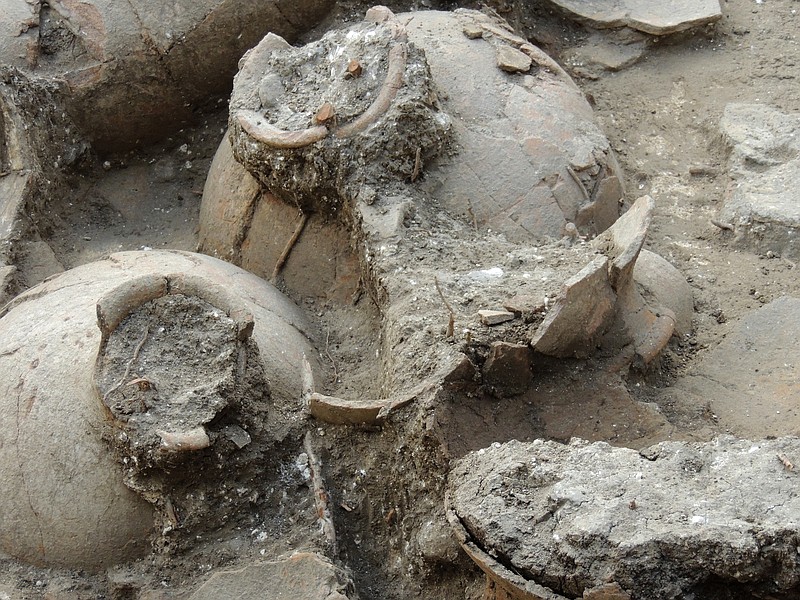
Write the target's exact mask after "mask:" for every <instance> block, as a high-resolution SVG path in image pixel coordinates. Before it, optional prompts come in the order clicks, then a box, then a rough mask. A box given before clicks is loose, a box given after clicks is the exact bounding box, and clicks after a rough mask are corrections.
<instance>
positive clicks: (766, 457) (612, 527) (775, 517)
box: [448, 437, 800, 600]
mask: <svg viewBox="0 0 800 600" xmlns="http://www.w3.org/2000/svg"><path fill="white" fill-rule="evenodd" d="M779 457H788V459H789V460H790V461H791V460H794V461H796V460H797V457H800V439H798V438H778V439H773V440H761V441H748V440H737V439H735V438H732V437H720V438H716V439H714V440H713V441H711V442H708V443H703V444H699V443H681V442H662V443H660V444H656V445H654V446H650V447H649V448H645V449H644V450H642V451H641V452H638V451H636V450H632V449H629V448H614V447H612V446H610V445H609V444H607V443H604V442H597V443H593V444H589V443H588V442H585V441H583V440H573V441H572V442H571V443H570V444H569V445H563V444H559V443H556V442H549V441H544V440H537V441H535V442H532V443H521V442H518V441H511V442H508V443H506V444H502V445H501V444H495V445H493V446H492V447H490V448H485V449H482V450H478V451H476V452H473V453H471V454H468V455H467V456H465V457H464V458H463V459H461V460H459V461H457V462H456V463H455V464H454V466H453V469H452V471H451V472H450V475H449V484H448V485H449V497H448V501H449V505H450V507H451V509H452V510H453V511H454V513H455V515H456V517H457V518H458V521H457V522H456V527H455V529H456V533H457V535H458V534H460V535H461V536H462V537H464V536H465V537H466V540H463V541H462V544H464V543H465V542H467V543H469V542H472V543H474V544H475V545H476V546H478V547H480V548H483V549H484V550H485V551H486V552H487V553H489V554H490V555H491V556H498V557H502V559H501V562H502V563H503V565H505V566H507V567H509V568H510V569H513V570H515V572H516V573H517V574H519V575H521V576H522V578H524V579H523V582H524V580H528V581H530V582H533V583H536V584H539V585H541V586H546V587H548V588H550V589H551V590H552V591H553V592H555V593H557V594H563V595H564V596H566V597H569V598H575V597H580V596H581V595H582V594H584V593H585V592H587V591H589V592H591V593H592V594H596V595H595V596H592V595H589V596H588V597H590V598H591V597H603V596H601V595H599V593H600V591H601V590H603V588H602V587H600V586H602V584H606V583H616V584H618V589H616V588H615V589H614V590H613V591H614V592H615V594H616V596H612V597H615V598H619V597H620V594H623V593H625V592H627V593H629V594H630V595H631V597H633V598H648V599H649V600H668V599H669V600H675V599H678V598H692V597H695V598H712V597H713V598H717V597H751V596H752V597H770V598H780V599H785V600H788V599H789V598H795V597H796V591H797V589H798V586H800V554H798V552H797V539H798V535H799V534H800V519H798V515H799V514H800V496H798V495H797V493H796V488H797V474H796V473H795V472H793V470H790V469H789V468H788V467H787V466H786V465H785V462H784V461H783V460H782V459H781V458H779ZM458 525H461V526H463V529H461V530H460V531H459V527H458ZM518 587H519V586H518ZM712 590H716V591H717V592H720V595H711V591H712ZM606 591H608V592H611V591H612V590H611V589H607V590H606ZM726 592H727V594H728V595H725V593H726ZM520 597H524V596H520ZM584 597H586V596H584Z"/></svg>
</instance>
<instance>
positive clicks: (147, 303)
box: [0, 251, 318, 569]
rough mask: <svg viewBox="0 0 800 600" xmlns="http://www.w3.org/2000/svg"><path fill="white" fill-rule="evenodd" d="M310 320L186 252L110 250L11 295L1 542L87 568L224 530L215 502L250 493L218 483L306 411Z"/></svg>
mask: <svg viewBox="0 0 800 600" xmlns="http://www.w3.org/2000/svg"><path fill="white" fill-rule="evenodd" d="M303 322H304V320H303V316H302V314H301V313H300V312H299V310H298V309H297V308H296V307H295V306H294V304H292V303H291V302H290V301H289V300H288V299H286V298H285V297H284V296H282V295H281V294H280V293H279V292H278V291H277V290H275V289H274V288H273V287H271V286H270V285H268V284H266V283H264V282H263V280H261V279H259V278H257V277H255V276H254V275H251V274H249V273H247V272H245V271H242V270H241V269H239V268H237V267H234V266H232V265H230V264H227V263H224V262H222V261H218V260H216V259H213V258H210V257H206V256H202V255H195V254H192V253H188V252H168V251H164V252H124V253H119V254H114V255H111V256H110V257H109V258H107V259H105V260H103V261H99V262H96V263H90V264H87V265H84V266H81V267H78V268H75V269H72V270H70V271H68V272H66V273H63V274H62V275H60V276H57V277H55V278H52V279H50V280H48V281H47V282H45V283H42V284H41V285H39V286H37V287H34V288H32V289H30V290H28V291H27V292H25V293H24V294H22V295H20V296H18V297H17V298H15V299H14V300H13V301H12V302H10V303H9V304H8V305H7V306H6V308H5V309H4V310H3V314H2V316H0V340H1V342H0V344H1V345H0V424H2V427H0V484H2V485H0V504H1V505H2V506H3V511H2V512H0V548H2V551H3V552H5V553H7V554H10V555H12V556H14V557H17V558H20V559H22V560H26V561H29V562H33V563H35V564H53V565H65V566H70V567H79V568H89V569H95V568H99V567H102V566H106V565H109V564H113V563H117V562H121V561H125V560H130V559H133V558H136V557H138V556H140V555H142V554H143V552H144V550H145V549H146V546H147V542H148V538H149V537H150V535H151V534H154V533H156V532H158V534H159V535H166V534H168V533H169V532H170V531H171V530H172V529H175V528H177V527H178V526H180V527H181V528H182V529H183V530H184V531H186V530H188V531H190V532H191V531H199V530H201V529H202V528H203V527H212V528H213V527H214V526H215V525H217V524H218V523H217V521H216V519H218V516H219V515H215V514H213V513H209V508H208V507H209V506H210V505H212V504H213V506H214V507H215V508H216V510H217V512H218V513H220V514H231V512H232V511H234V510H236V508H237V506H238V505H237V504H236V503H237V501H238V502H247V499H246V498H244V499H239V500H237V499H236V498H233V496H235V495H234V494H228V493H227V492H226V490H227V489H229V488H230V487H231V482H232V481H233V482H236V481H237V479H236V477H237V470H238V469H245V467H246V465H247V464H249V463H250V462H252V461H254V460H263V452H264V448H265V444H268V443H269V439H270V436H271V435H272V434H273V433H275V432H276V431H278V430H279V429H280V427H286V426H288V425H287V423H290V422H292V421H293V420H296V419H297V418H302V416H301V414H300V413H301V406H300V402H299V399H300V396H301V393H302V389H303V387H304V385H305V384H304V383H303V379H304V377H306V378H307V377H308V376H307V374H306V373H307V372H308V370H309V369H308V368H304V367H303V364H304V362H305V363H307V364H308V365H309V367H310V371H311V372H312V377H313V372H314V371H316V370H317V369H318V366H317V360H316V352H315V351H314V350H313V348H312V346H311V345H310V343H309V338H308V331H307V330H306V329H305V328H304V325H303ZM276 412H277V413H280V416H279V417H275V416H274V413H276ZM292 415H295V417H293V416H292ZM273 418H275V419H276V420H277V423H278V424H277V425H275V426H274V427H273V428H272V429H270V427H272V426H271V425H270V420H271V419H273ZM233 465H235V466H236V468H232V466H233ZM200 472H202V473H203V477H202V478H199V477H197V474H198V473H200ZM237 485H240V484H238V483H237ZM135 492H138V494H137V493H135ZM154 525H155V526H157V528H156V527H154Z"/></svg>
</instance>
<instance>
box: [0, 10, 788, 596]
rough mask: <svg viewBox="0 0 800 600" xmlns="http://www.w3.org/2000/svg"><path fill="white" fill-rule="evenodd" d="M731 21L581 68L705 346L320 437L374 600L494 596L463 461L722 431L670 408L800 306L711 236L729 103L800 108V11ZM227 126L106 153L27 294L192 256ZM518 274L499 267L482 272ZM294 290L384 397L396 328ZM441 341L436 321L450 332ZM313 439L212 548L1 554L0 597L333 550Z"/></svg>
mask: <svg viewBox="0 0 800 600" xmlns="http://www.w3.org/2000/svg"><path fill="white" fill-rule="evenodd" d="M488 4H489V5H490V6H491V7H492V8H493V9H495V10H497V11H498V12H499V13H500V14H501V15H502V16H504V17H505V18H506V19H508V20H509V22H510V23H511V24H512V25H514V26H515V28H517V30H518V31H520V32H521V33H522V34H523V35H525V36H526V37H529V38H530V39H532V40H533V41H534V42H536V43H538V44H539V45H540V46H541V47H542V48H543V49H545V50H546V51H547V52H548V53H550V54H551V55H553V56H554V57H555V58H556V59H560V58H562V57H566V56H571V55H570V51H571V50H572V49H574V48H576V47H578V46H580V45H581V44H582V43H583V42H584V41H585V40H586V39H588V37H589V35H590V33H589V32H588V31H587V30H586V29H585V28H583V27H582V26H580V25H577V24H575V23H574V22H571V21H569V20H568V19H566V18H565V17H563V16H562V15H560V14H558V13H557V12H556V11H553V10H551V9H549V8H547V7H545V6H544V5H543V4H541V3H539V4H536V5H535V6H534V7H532V8H530V7H529V6H528V5H529V3H527V2H523V1H521V0H517V1H506V0H498V1H490V2H489V3H488ZM454 5H455V3H435V2H431V1H429V0H420V1H419V2H413V3H410V2H395V3H393V4H392V8H393V9H394V10H396V11H398V12H399V11H401V10H408V9H416V10H422V9H426V8H437V9H448V8H453V7H454ZM460 5H462V6H468V7H471V8H472V7H475V6H472V3H467V2H464V3H460ZM367 6H368V4H366V3H362V2H356V1H348V2H341V3H340V4H339V7H338V8H337V10H336V13H335V14H334V15H332V17H331V18H330V19H329V21H328V22H326V23H325V24H324V25H323V26H322V27H321V28H319V29H318V30H317V31H315V32H313V33H312V34H309V36H308V39H313V38H314V37H318V36H319V35H321V33H322V32H323V31H324V30H325V28H327V27H332V26H335V25H336V24H337V23H341V22H348V21H353V20H356V19H358V18H360V17H361V15H363V13H364V11H365V10H366V8H367ZM722 9H723V18H722V20H721V21H720V22H719V23H717V24H716V25H714V26H711V27H708V28H706V29H703V30H699V31H693V32H689V33H683V34H678V35H674V36H669V37H666V38H664V39H660V40H657V41H655V42H654V43H652V44H650V46H649V47H648V49H647V50H646V51H645V53H644V55H643V56H642V57H641V59H640V60H639V61H638V62H636V63H635V64H633V65H632V66H629V67H627V68H625V69H623V70H621V71H619V72H610V71H602V70H597V69H588V68H586V67H585V65H579V64H570V62H569V61H565V67H566V68H567V69H568V70H570V72H571V73H572V74H573V76H574V77H575V78H576V81H577V83H578V85H579V86H580V87H581V89H582V90H583V91H584V92H585V94H586V95H587V97H588V98H589V100H590V102H591V103H592V104H593V106H594V108H595V113H596V117H597V119H598V121H599V123H600V124H601V127H602V129H603V130H604V131H605V133H606V135H607V136H608V138H609V139H610V141H611V143H612V146H613V148H614V149H615V151H616V153H617V156H618V159H619V161H620V164H621V166H622V168H623V172H624V173H625V178H626V181H625V183H626V190H627V201H628V203H630V202H632V201H633V200H634V199H635V198H636V197H638V196H640V195H643V194H650V195H651V196H652V197H653V198H654V199H655V200H656V215H655V219H654V222H653V225H652V227H651V230H650V234H649V237H648V247H649V249H651V250H653V251H654V252H656V253H658V254H660V255H662V256H663V257H665V258H666V259H668V260H669V261H670V262H671V263H672V264H673V265H675V266H676V267H677V268H678V269H679V270H680V271H681V272H682V273H683V274H684V275H685V276H686V278H687V280H688V281H689V282H690V284H691V286H692V291H693V293H694V298H695V315H694V331H693V333H692V334H690V335H688V336H686V337H685V338H683V339H675V340H673V343H672V345H671V346H670V348H669V349H668V350H667V351H666V352H665V354H664V357H663V358H662V360H661V361H660V364H659V365H658V366H657V367H656V368H654V369H653V370H651V371H650V372H647V373H635V374H626V376H625V377H624V378H623V377H622V376H621V375H619V374H616V373H613V372H610V371H611V368H610V367H609V365H608V364H604V363H603V362H602V361H600V360H596V361H584V362H577V361H553V362H552V363H549V362H548V363H545V364H543V365H542V366H541V367H540V370H539V372H538V378H537V379H536V383H535V384H534V385H533V386H532V387H531V389H530V390H529V391H528V392H526V393H525V394H524V395H522V396H518V397H515V398H513V399H497V398H492V397H489V396H488V395H486V393H485V391H484V390H480V389H473V388H471V387H469V386H462V387H452V388H448V389H446V390H445V391H444V392H442V394H440V395H439V396H437V398H438V400H437V402H438V404H437V405H436V406H433V405H429V404H425V403H420V404H419V405H415V404H413V403H412V404H411V405H410V406H407V407H406V408H404V409H402V410H401V411H400V412H398V413H397V414H396V415H395V416H394V417H393V418H392V419H390V420H389V421H388V422H387V423H386V424H385V425H384V426H382V427H381V428H341V427H332V426H321V425H320V424H318V423H314V422H312V421H309V422H308V423H307V425H308V427H309V428H310V429H311V430H312V431H313V437H314V444H315V445H316V446H317V447H318V449H319V450H318V451H319V453H320V455H321V458H322V464H323V469H324V475H325V478H326V480H327V483H328V486H329V490H330V492H331V495H332V500H333V502H332V504H333V517H334V522H335V524H336V528H337V533H338V538H339V552H338V554H337V555H336V556H335V557H334V558H335V559H336V560H337V561H339V562H340V563H341V564H342V565H344V566H345V567H347V568H348V569H349V570H350V573H351V575H352V577H353V579H354V581H355V583H356V588H357V589H358V591H359V595H360V597H361V598H364V599H368V598H462V597H463V598H474V599H477V598H480V597H481V596H482V593H483V580H482V576H481V573H480V572H479V571H478V570H477V569H476V568H475V567H474V566H473V565H472V564H471V563H470V561H469V560H468V559H467V558H466V557H464V556H463V555H459V554H458V552H457V548H455V546H454V544H455V542H454V541H453V540H452V536H450V534H449V531H448V529H447V526H446V523H445V520H444V514H443V507H442V506H441V490H442V487H443V484H444V479H445V477H446V473H447V464H448V460H449V459H450V458H453V457H458V456H462V455H464V454H465V453H466V452H468V451H470V450H473V449H477V448H480V447H485V446H488V445H490V444H492V443H493V442H497V441H505V440H508V439H519V440H523V441H526V440H531V439H535V438H537V437H546V438H548V439H555V440H567V439H569V438H570V437H571V436H575V435H577V436H580V437H584V438H587V439H591V440H605V441H609V442H611V443H615V444H620V445H629V446H632V447H641V446H645V445H648V444H650V443H653V442H655V441H659V440H665V439H708V438H710V437H712V436H713V435H714V434H715V433H718V432H719V431H718V427H717V426H716V423H715V420H714V418H713V415H712V414H711V412H710V411H709V410H707V407H705V406H696V405H686V404H685V403H682V402H681V400H680V399H673V400H672V401H670V402H669V403H666V402H664V401H662V400H661V399H662V398H664V397H666V396H664V395H663V394H662V391H663V390H664V389H665V388H668V387H669V386H670V384H671V383H672V382H674V381H675V380H676V379H677V378H679V377H680V376H681V375H682V374H684V373H685V372H686V371H687V370H688V369H689V368H690V367H691V366H692V365H693V364H694V363H695V362H696V361H698V360H701V359H702V358H703V356H704V355H706V354H707V353H708V352H710V351H711V350H713V349H714V347H715V346H716V345H717V344H718V343H719V342H720V341H721V340H722V339H724V337H725V336H726V335H727V334H728V333H729V332H730V331H731V330H732V328H733V327H734V326H735V325H736V322H737V321H738V320H739V319H740V318H742V316H743V315H745V314H747V313H748V312H750V311H752V310H755V309H757V308H758V307H760V306H761V305H763V304H765V303H768V302H770V301H771V300H773V299H776V298H778V297H780V296H783V295H795V296H796V295H798V294H800V282H798V278H797V275H796V273H795V266H794V264H793V263H791V262H789V261H787V260H784V259H782V258H781V257H779V256H773V255H770V256H769V257H767V256H763V255H759V254H756V253H751V252H747V251H742V250H737V249H733V248H732V247H731V246H730V245H729V242H730V236H729V232H727V231H725V230H723V229H720V228H719V227H717V226H715V225H713V224H712V222H711V219H712V217H713V216H714V214H715V212H716V210H717V208H718V206H719V203H720V202H721V200H722V196H723V193H724V190H725V187H726V185H727V178H726V174H725V162H726V150H725V148H724V147H723V146H722V144H721V142H720V137H719V134H718V123H719V119H720V117H721V115H722V111H723V109H724V107H725V105H726V104H727V103H729V102H761V103H768V104H772V105H774V106H776V107H777V108H779V109H780V110H783V111H787V112H798V111H800V46H798V39H797V19H798V18H800V17H798V15H797V12H798V11H800V5H798V3H797V2H796V1H794V0H766V1H765V2H754V1H753V0H724V1H723V2H722ZM226 119H227V114H226V111H225V110H224V109H220V111H219V112H218V113H216V114H210V115H209V116H208V118H207V121H206V122H205V123H204V124H203V125H202V126H200V127H198V128H196V129H192V130H185V131H183V132H181V133H180V134H179V135H178V136H174V137H173V138H171V139H169V140H165V141H164V143H162V144H160V145H158V146H156V147H153V148H149V149H146V150H143V151H137V152H134V153H130V154H127V155H124V156H117V157H108V158H107V159H104V160H102V161H98V163H97V164H96V165H95V167H94V169H93V170H91V171H89V172H84V173H81V174H77V175H76V178H75V180H74V187H73V189H72V190H71V192H70V193H69V194H68V195H67V196H66V197H63V198H59V199H55V200H54V202H53V203H52V204H51V214H49V215H46V217H47V218H48V219H49V221H50V222H49V225H50V228H49V235H47V236H46V239H45V240H44V241H45V242H47V244H48V245H49V249H51V250H52V251H51V252H48V251H47V249H44V250H43V249H42V248H41V247H40V246H38V245H35V244H32V245H31V247H30V250H29V255H28V260H27V261H26V262H23V265H22V268H23V271H24V281H25V283H27V284H28V285H34V284H35V283H36V282H37V281H40V280H42V279H44V278H45V277H47V276H49V275H51V274H52V273H53V272H57V271H58V270H60V269H61V268H70V267H73V266H76V265H79V264H84V263H87V262H90V261H92V260H95V259H97V258H100V257H102V256H104V255H106V254H108V253H110V252H113V251H118V250H135V249H147V248H175V249H182V250H194V249H195V247H196V244H197V239H196V228H197V218H198V213H199V204H200V197H201V192H202V188H203V182H204V179H205V174H206V172H207V170H208V167H209V165H210V161H211V158H212V156H213V153H214V151H215V150H216V148H217V146H218V144H219V142H220V140H221V139H222V135H223V133H224V130H225V126H226ZM503 260H504V257H503V256H497V257H492V256H484V257H482V261H481V262H482V265H479V266H476V268H489V267H491V266H494V263H495V262H497V263H498V264H499V263H501V262H502V261H503ZM314 276H315V275H314V273H313V272H309V278H313V277H314ZM284 291H285V292H286V293H287V294H288V295H289V296H290V297H291V298H292V299H294V300H295V301H296V302H297V303H298V304H299V305H300V306H301V307H302V308H303V309H304V310H305V311H306V312H307V313H308V316H309V318H310V320H311V321H312V322H313V323H314V324H315V326H316V329H317V339H318V340H321V343H320V350H321V353H322V355H323V357H325V358H327V359H328V362H329V364H328V365H326V366H327V369H328V381H327V382H326V383H325V384H324V387H325V391H327V392H336V391H342V390H344V391H346V392H347V393H348V394H350V395H353V393H354V391H355V390H357V389H358V388H359V386H364V388H367V389H368V388H369V386H370V385H371V384H374V379H373V380H372V381H370V378H369V372H368V371H369V369H368V367H370V366H371V365H373V364H374V362H373V360H372V359H371V357H368V356H366V355H365V353H369V354H373V353H374V349H375V339H376V337H377V331H378V330H377V325H378V323H377V320H376V319H377V317H378V315H377V312H376V310H375V307H374V305H373V304H372V303H371V301H370V298H369V297H363V298H361V299H360V301H359V302H357V303H356V304H354V305H350V304H339V303H335V302H333V301H330V300H327V301H326V300H324V299H320V298H318V297H312V296H309V295H307V294H306V293H304V290H303V289H302V288H301V287H295V288H286V289H285V290H284ZM442 314H443V315H445V316H443V317H442V321H441V328H443V327H444V326H445V325H446V313H445V312H444V311H442ZM439 333H441V332H439V326H438V325H437V326H436V327H434V328H433V334H435V335H438V334H439ZM358 349H362V351H361V352H360V351H358ZM365 369H366V370H365ZM370 391H371V390H370ZM659 402H661V405H659ZM784 425H785V427H786V430H792V429H796V428H797V427H798V425H800V415H798V414H797V413H795V414H794V416H788V417H787V421H786V422H785V423H784ZM731 433H733V434H734V435H736V436H739V437H745V438H746V437H749V436H751V435H754V430H753V429H751V428H749V427H748V426H747V424H746V423H744V424H743V425H742V426H741V427H740V428H739V429H738V430H736V431H732V432H731ZM772 433H773V434H774V435H781V434H782V433H783V431H774V432H772ZM301 440H302V438H301V435H300V432H296V433H295V435H293V436H289V438H288V439H287V440H284V441H282V442H281V443H280V444H278V445H277V446H276V447H275V448H274V454H273V456H271V457H270V459H269V461H267V463H266V464H267V466H265V472H264V473H263V474H262V478H263V481H264V482H268V485H265V486H264V488H263V490H262V492H263V494H262V496H260V497H259V498H258V499H257V500H253V501H252V502H249V503H248V502H245V501H242V502H240V503H238V504H237V506H238V507H239V510H238V511H236V512H235V514H233V513H232V514H231V517H230V518H229V519H225V520H224V521H225V522H224V523H221V524H219V527H218V528H216V529H214V530H213V531H211V532H210V533H205V534H202V535H201V534H198V535H197V536H196V537H195V539H194V542H193V544H191V545H189V544H186V543H185V540H183V542H184V543H181V544H177V545H176V547H174V548H172V549H171V550H170V549H169V548H160V547H159V546H158V544H156V551H155V552H154V554H153V555H152V556H149V557H147V558H145V559H143V560H141V561H139V562H138V563H136V564H133V565H129V566H126V567H124V568H118V569H116V570H113V572H112V573H111V574H110V575H107V574H105V573H103V574H89V573H81V572H72V571H64V570H58V569H37V568H33V567H29V566H26V565H20V564H18V563H15V562H14V561H11V560H10V559H3V558H2V557H0V598H4V597H10V598H53V599H55V598H66V597H69V598H87V599H88V598H97V597H110V596H111V597H120V598H121V597H137V596H135V595H133V596H120V595H117V596H114V595H113V594H115V593H117V592H115V591H114V590H115V589H116V590H117V591H118V590H119V589H122V588H120V587H119V586H117V587H116V588H115V587H114V585H117V584H112V585H111V586H109V583H108V582H109V581H121V580H125V581H132V582H133V583H131V586H132V587H131V589H134V590H135V589H146V590H156V591H151V592H149V594H150V595H148V596H146V597H148V598H162V597H163V598H186V597H188V596H189V595H190V594H191V592H192V591H193V590H194V589H195V588H196V587H197V586H198V585H199V584H200V583H201V582H202V581H204V579H205V577H206V576H207V573H208V572H210V571H211V570H213V569H215V568H217V567H219V566H222V565H231V564H240V563H246V562H247V561H248V560H254V559H257V558H260V557H275V556H278V555H280V554H281V553H284V552H287V551H290V550H292V549H298V548H315V547H316V548H320V547H322V544H321V542H320V539H319V535H318V534H317V532H316V524H315V514H316V513H315V509H314V503H313V498H312V495H311V491H310V490H309V489H308V487H307V483H306V480H305V479H304V477H303V475H302V470H301V469H299V468H298V466H297V464H298V457H299V455H300V454H301V453H302V452H303V450H302V441H301ZM300 462H301V463H302V460H301V461H300ZM231 506H232V505H231ZM231 510H233V509H231ZM126 577H127V579H126ZM123 588H124V586H123ZM138 597H145V596H144V595H142V596H138Z"/></svg>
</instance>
